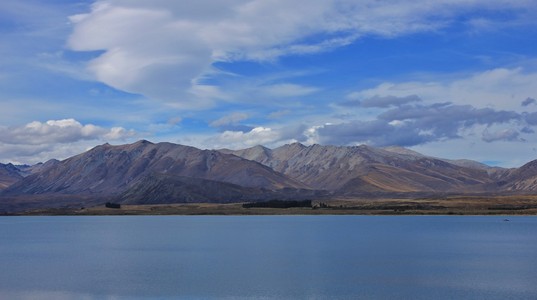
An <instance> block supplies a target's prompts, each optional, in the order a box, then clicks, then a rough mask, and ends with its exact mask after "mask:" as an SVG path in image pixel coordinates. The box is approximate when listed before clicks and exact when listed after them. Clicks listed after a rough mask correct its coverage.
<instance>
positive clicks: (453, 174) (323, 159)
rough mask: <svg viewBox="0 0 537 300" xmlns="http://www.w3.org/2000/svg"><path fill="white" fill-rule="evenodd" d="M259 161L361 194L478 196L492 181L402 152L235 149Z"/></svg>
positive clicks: (483, 173) (481, 173)
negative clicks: (416, 193) (414, 193)
mask: <svg viewBox="0 0 537 300" xmlns="http://www.w3.org/2000/svg"><path fill="white" fill-rule="evenodd" d="M221 151H223V152H225V153H232V154H235V155H237V156H241V157H244V158H247V159H252V160H255V161H258V162H260V163H262V164H264V165H266V166H269V167H271V168H272V169H274V170H275V171H277V172H281V173H283V174H285V175H287V176H289V177H291V178H295V179H297V180H299V181H301V182H304V183H306V184H308V185H309V186H310V187H312V188H314V189H326V190H333V191H337V192H338V193H339V194H359V193H361V192H449V191H457V192H467V191H471V192H479V191H483V190H484V189H485V186H486V185H487V184H490V183H491V182H492V179H491V177H490V176H489V174H488V172H487V170H486V168H475V167H468V166H465V165H460V164H455V163H450V162H448V161H444V160H440V159H436V158H432V157H428V156H425V155H422V154H419V153H417V152H414V151H410V150H407V149H404V148H392V149H379V148H373V147H368V146H355V147H340V146H321V145H312V146H308V147H307V146H304V145H302V144H299V143H294V144H290V145H284V146H282V147H279V148H276V149H273V150H270V149H267V148H264V147H260V146H257V147H253V148H249V149H244V150H238V151H231V150H221Z"/></svg>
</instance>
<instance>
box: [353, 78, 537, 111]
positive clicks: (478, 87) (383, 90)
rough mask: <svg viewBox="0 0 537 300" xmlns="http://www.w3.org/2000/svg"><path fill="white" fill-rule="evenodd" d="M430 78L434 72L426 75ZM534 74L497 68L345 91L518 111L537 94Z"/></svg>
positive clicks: (363, 95)
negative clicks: (446, 77)
mask: <svg viewBox="0 0 537 300" xmlns="http://www.w3.org/2000/svg"><path fill="white" fill-rule="evenodd" d="M430 77H432V78H434V75H430ZM535 82H537V73H536V72H526V71H524V70H523V69H522V68H511V69H507V68H497V69H492V70H487V71H484V72H479V73H475V74H471V75H467V76H465V77H464V76H462V78H461V77H457V78H456V79H455V78H452V79H441V78H438V79H437V80H434V79H433V80H430V81H408V82H385V83H382V84H380V85H378V86H376V87H374V88H371V89H366V90H362V91H358V92H353V93H351V94H349V97H351V98H352V99H367V98H371V97H379V96H380V97H392V96H397V97H407V96H409V95H417V96H419V97H420V98H421V99H423V100H424V101H425V102H428V103H438V102H452V103H455V104H460V105H464V104H471V105H473V106H475V107H491V108H494V109H505V110H516V111H520V110H521V105H520V103H521V102H522V101H523V100H524V99H527V98H528V97H535V96H536V95H537V85H535Z"/></svg>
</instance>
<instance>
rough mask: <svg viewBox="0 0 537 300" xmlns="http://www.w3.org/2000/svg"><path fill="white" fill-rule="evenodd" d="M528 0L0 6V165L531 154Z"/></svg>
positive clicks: (102, 0) (515, 159) (20, 1)
mask: <svg viewBox="0 0 537 300" xmlns="http://www.w3.org/2000/svg"><path fill="white" fill-rule="evenodd" d="M536 15H537V3H536V2H535V1H534V0H515V1H514V0H509V1H507V0H505V1H504V0H495V1H490V0H437V1H429V0H413V1H406V0H405V1H400V0H387V1H377V0H354V1H349V0H294V1H287V0H217V1H213V0H182V1H175V0H155V1H142V0H99V1H76V0H75V1H73V0H50V1H37V0H6V1H2V2H1V3H0V162H2V163H7V162H12V163H18V164H22V163H25V164H34V163H37V162H43V161H46V160H48V159H51V158H56V159H65V158H68V157H70V156H72V155H75V154H78V153H81V152H83V151H86V150H88V149H90V148H92V147H94V146H96V145H99V144H103V143H107V142H108V143H110V144H125V143H131V142H134V141H136V140H140V139H147V140H150V141H152V142H172V143H178V144H185V145H191V146H195V147H198V148H202V149H219V148H230V149H241V148H247V147H252V146H255V145H258V144H260V145H264V146H266V147H270V148H274V147H277V146H280V145H283V144H286V143H293V142H300V143H303V144H306V145H312V144H321V145H342V146H353V145H360V144H366V145H370V146H375V147H386V146H401V147H407V148H409V149H412V150H415V151H418V152H421V153H423V154H426V155H430V156H436V157H442V158H450V159H457V158H466V159H472V160H476V161H480V162H484V163H487V164H489V165H495V166H496V165H497V166H502V167H518V166H521V165H522V164H524V163H526V162H528V161H531V160H534V159H537V132H536V130H537V47H536V42H537V18H535V16H536Z"/></svg>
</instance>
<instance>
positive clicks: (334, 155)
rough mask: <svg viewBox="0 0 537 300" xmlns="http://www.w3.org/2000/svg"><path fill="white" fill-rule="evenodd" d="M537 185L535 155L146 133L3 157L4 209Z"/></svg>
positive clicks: (515, 189)
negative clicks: (64, 150)
mask: <svg viewBox="0 0 537 300" xmlns="http://www.w3.org/2000/svg"><path fill="white" fill-rule="evenodd" d="M535 191H537V160H535V161H531V162H529V163H527V164H525V165H524V166H522V167H520V168H513V169H505V168H499V167H490V166H487V165H484V164H481V163H478V162H475V161H471V160H447V159H441V158H435V157H430V156H426V155H423V154H420V153H417V152H414V151H412V150H409V149H405V148H400V147H387V148H375V147H370V146H365V145H361V146H322V145H311V146H305V145H302V144H299V143H293V144H288V145H284V146H281V147H278V148H275V149H269V148H266V147H263V146H255V147H252V148H248V149H243V150H229V149H220V150H200V149H197V148H194V147H190V146H183V145H177V144H172V143H158V144H154V143H151V142H148V141H145V140H142V141H138V142H136V143H133V144H126V145H118V146H112V145H109V144H104V145H100V146H97V147H95V148H93V149H91V150H89V151H87V152H84V153H81V154H79V155H76V156H73V157H70V158H68V159H66V160H63V161H58V160H50V161H48V162H45V163H40V164H37V165H33V166H29V165H13V164H0V212H11V211H18V210H27V209H35V208H43V207H73V206H84V205H97V204H101V203H104V202H106V201H114V202H118V203H129V204H159V203H162V204H164V203H187V202H218V203H227V202H244V201H263V200H271V199H296V200H299V199H315V198H323V199H327V198H330V197H394V196H397V197H401V196H408V197H413V196H418V195H425V194H427V195H434V194H436V195H441V194H446V193H453V194H491V193H494V194H497V193H532V192H535Z"/></svg>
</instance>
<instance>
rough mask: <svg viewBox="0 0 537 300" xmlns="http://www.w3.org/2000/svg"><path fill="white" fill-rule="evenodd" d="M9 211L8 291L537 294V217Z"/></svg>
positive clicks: (135, 295) (81, 295)
mask: <svg viewBox="0 0 537 300" xmlns="http://www.w3.org/2000/svg"><path fill="white" fill-rule="evenodd" d="M504 218H505V217H498V216H493V217H488V216H487V217H484V216H386V217H384V216H253V217H246V216H236V217H235V216H234V217H229V216H218V217H217V216H194V217H192V216H170V217H162V216H159V217H153V216H136V217H125V216H118V217H0V299H169V298H181V299H190V298H193V299H214V298H218V299H220V298H228V299H297V298H298V299H537V218H536V217H508V218H509V220H510V221H509V222H505V221H503V219H504Z"/></svg>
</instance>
